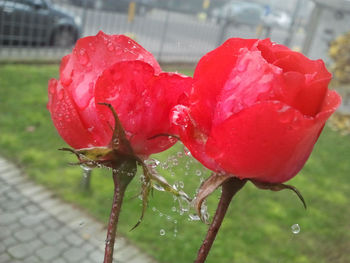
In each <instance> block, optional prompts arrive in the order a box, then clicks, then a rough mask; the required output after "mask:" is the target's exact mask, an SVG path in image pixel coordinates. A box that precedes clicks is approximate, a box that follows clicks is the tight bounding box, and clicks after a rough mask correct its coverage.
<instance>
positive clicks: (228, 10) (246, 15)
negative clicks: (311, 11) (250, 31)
mask: <svg viewBox="0 0 350 263" xmlns="http://www.w3.org/2000/svg"><path fill="white" fill-rule="evenodd" d="M210 18H211V19H212V20H214V21H215V22H217V23H225V22H229V23H232V24H235V25H237V26H239V25H248V26H252V27H256V26H257V25H264V26H267V27H283V28H286V27H288V26H289V25H290V23H291V18H290V16H289V15H288V14H286V13H285V12H282V11H279V10H271V8H270V7H269V6H267V5H262V4H259V3H255V2H242V1H232V0H231V1H229V2H227V3H226V4H224V5H222V6H221V7H218V8H214V9H213V10H212V11H211V12H210Z"/></svg>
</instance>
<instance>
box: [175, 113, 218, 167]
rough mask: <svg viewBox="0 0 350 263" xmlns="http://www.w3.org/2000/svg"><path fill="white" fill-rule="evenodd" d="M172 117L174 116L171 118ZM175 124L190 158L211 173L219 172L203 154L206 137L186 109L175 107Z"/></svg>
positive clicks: (215, 165) (214, 164) (212, 162)
mask: <svg viewBox="0 0 350 263" xmlns="http://www.w3.org/2000/svg"><path fill="white" fill-rule="evenodd" d="M173 117H174V116H173ZM176 124H177V125H178V133H179V135H180V138H181V141H182V143H183V144H184V145H185V146H186V147H187V148H188V150H189V151H190V152H191V154H192V156H193V157H194V158H196V159H197V160H199V161H200V162H201V163H202V164H203V165H204V166H205V167H207V168H208V169H211V170H213V171H217V172H219V171H221V170H222V169H221V168H220V167H219V166H218V164H217V163H215V161H214V160H213V159H212V158H211V157H209V156H208V155H207V154H206V152H205V144H206V143H207V140H208V137H207V136H206V134H205V133H203V132H202V131H201V130H200V129H198V128H199V126H198V125H197V123H195V122H194V121H193V119H192V117H191V116H190V114H189V109H188V108H187V107H176Z"/></svg>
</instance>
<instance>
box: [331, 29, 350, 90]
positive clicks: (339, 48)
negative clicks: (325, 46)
mask: <svg viewBox="0 0 350 263" xmlns="http://www.w3.org/2000/svg"><path fill="white" fill-rule="evenodd" d="M329 55H330V57H331V58H332V59H333V60H334V63H333V65H332V72H333V74H334V80H333V82H334V83H333V84H334V85H335V86H336V87H338V86H343V85H345V86H347V87H348V88H349V89H350V31H349V32H347V33H345V34H343V35H341V36H339V37H337V38H336V39H335V40H334V41H333V42H332V43H331V46H330V48H329Z"/></svg>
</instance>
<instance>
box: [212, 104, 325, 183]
mask: <svg viewBox="0 0 350 263" xmlns="http://www.w3.org/2000/svg"><path fill="white" fill-rule="evenodd" d="M324 123H325V119H314V118H308V117H305V116H304V115H302V114H301V113H300V112H299V111H297V110H295V109H293V108H291V107H290V106H288V105H286V104H284V103H281V102H273V101H268V102H261V103H258V104H255V105H254V106H252V107H249V108H247V109H245V110H243V111H241V112H239V113H238V114H235V115H233V116H231V117H230V118H229V119H228V120H226V121H225V122H223V123H222V124H221V125H218V126H216V127H214V128H213V130H212V133H211V135H210V137H209V139H208V142H207V145H206V153H207V154H208V155H209V156H210V157H212V158H213V159H215V161H216V162H217V163H218V164H219V165H220V166H221V167H222V169H223V170H224V171H226V172H229V173H232V174H234V175H237V176H238V177H239V178H255V179H256V180H258V181H262V182H269V183H281V182H285V181H287V180H289V179H290V178H292V177H293V176H294V175H295V174H296V173H298V172H299V170H300V169H301V168H302V167H303V166H304V163H305V162H306V160H307V158H308V157H309V155H310V153H311V151H312V149H313V146H314V144H315V142H316V141H317V138H318V135H319V133H320V131H321V129H322V128H323V126H324Z"/></svg>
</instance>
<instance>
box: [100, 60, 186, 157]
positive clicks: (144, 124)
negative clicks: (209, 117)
mask: <svg viewBox="0 0 350 263" xmlns="http://www.w3.org/2000/svg"><path fill="white" fill-rule="evenodd" d="M154 73H155V72H154V69H153V68H152V67H151V66H150V65H149V64H147V63H144V62H142V61H128V62H120V63H116V64H115V65H113V66H112V67H110V68H109V69H107V70H106V71H104V72H103V74H102V76H101V77H100V78H99V79H98V81H97V84H96V90H95V101H96V103H100V102H104V103H110V104H112V106H113V107H114V108H115V110H116V112H117V114H118V116H119V118H120V120H121V123H122V124H123V127H124V129H125V131H126V134H127V136H128V137H129V139H130V141H131V144H132V147H133V149H134V151H135V153H137V154H146V155H147V154H151V153H155V152H159V151H162V150H165V149H166V148H168V147H170V146H171V145H173V144H174V143H175V141H176V140H175V141H174V140H173V139H169V138H167V137H166V136H165V137H162V136H160V137H158V138H155V139H152V140H149V139H148V138H151V137H153V136H155V135H158V134H170V133H171V126H172V125H171V123H170V120H169V114H170V110H171V108H172V107H173V106H175V105H176V104H177V103H179V100H180V99H182V100H183V96H185V94H186V93H188V91H189V89H190V87H191V84H192V79H191V78H189V77H184V76H180V75H178V74H174V73H161V74H160V75H154ZM97 110H98V111H99V113H100V115H102V116H107V117H106V118H105V119H104V122H103V123H104V128H105V131H106V132H107V133H111V130H110V128H109V126H108V123H110V124H111V125H112V126H113V125H114V120H113V118H112V116H111V114H110V113H109V111H108V109H106V107H103V106H100V105H98V106H97Z"/></svg>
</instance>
